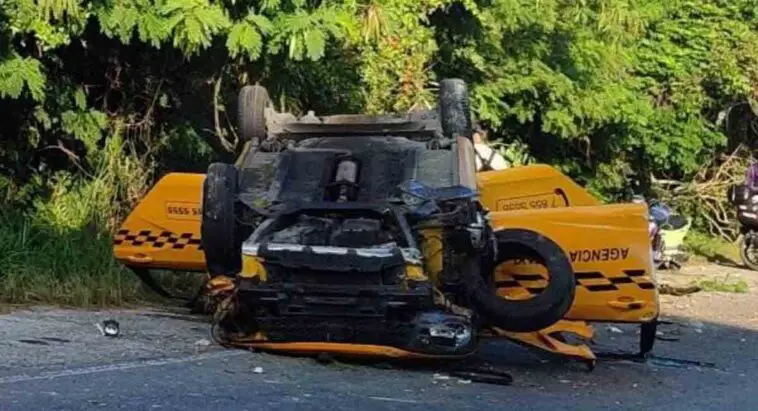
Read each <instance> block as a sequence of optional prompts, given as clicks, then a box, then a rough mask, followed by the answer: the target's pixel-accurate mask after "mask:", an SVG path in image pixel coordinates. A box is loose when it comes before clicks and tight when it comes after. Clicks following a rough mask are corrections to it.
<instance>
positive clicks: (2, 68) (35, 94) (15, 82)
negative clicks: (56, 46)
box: [0, 55, 45, 101]
mask: <svg viewBox="0 0 758 411" xmlns="http://www.w3.org/2000/svg"><path fill="white" fill-rule="evenodd" d="M44 88H45V75H44V74H43V73H42V65H41V64H40V62H39V60H36V59H33V58H31V57H26V58H21V57H19V56H17V55H16V56H12V57H11V58H9V59H6V60H4V61H0V98H3V97H10V98H13V99H16V98H19V97H21V94H22V93H23V92H24V90H26V91H27V92H28V93H29V96H30V97H31V98H32V99H33V100H35V101H41V100H42V99H43V98H44Z"/></svg>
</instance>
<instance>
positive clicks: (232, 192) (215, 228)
mask: <svg viewBox="0 0 758 411" xmlns="http://www.w3.org/2000/svg"><path fill="white" fill-rule="evenodd" d="M236 197H237V169H236V168H235V167H234V166H233V165H231V164H225V163H213V164H211V165H210V166H209V167H208V172H207V174H206V176H205V181H204V182H203V203H202V220H201V223H200V241H201V243H202V246H203V252H204V253H205V262H206V266H207V268H208V272H209V273H210V274H211V276H217V275H226V276H229V277H234V276H235V275H236V274H237V273H238V272H239V271H240V270H241V268H242V255H241V249H242V244H241V242H240V241H239V239H238V236H237V220H236V214H235V203H236V202H235V199H236Z"/></svg>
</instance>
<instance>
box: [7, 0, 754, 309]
mask: <svg viewBox="0 0 758 411" xmlns="http://www.w3.org/2000/svg"><path fill="white" fill-rule="evenodd" d="M757 12H758V9H756V6H755V3H754V2H753V1H747V0H731V1H726V0H717V1H713V0H675V1H668V2H661V1H659V0H588V1H579V2H577V1H570V0H540V1H537V0H495V1H487V2H484V1H476V0H465V1H456V2H452V1H445V0H432V1H419V0H334V1H305V0H273V1H272V0H265V1H262V0H261V1H258V0H256V1H248V0H242V1H240V0H236V1H227V0H223V1H214V2H211V1H209V0H119V1H116V0H103V1H98V2H93V1H83V0H65V1H64V0H7V1H5V2H3V3H2V4H0V112H2V113H4V117H3V120H2V121H0V300H2V301H6V302H57V303H64V304H75V305H85V306H86V305H98V306H99V305H112V304H122V303H125V302H129V301H134V300H135V299H137V298H140V289H139V287H138V285H137V283H136V282H135V280H134V279H133V278H132V276H131V274H130V273H127V272H124V271H123V270H121V269H120V268H119V267H118V266H117V265H115V264H114V262H113V261H112V259H111V254H110V233H111V231H112V230H113V229H114V227H115V226H116V225H117V223H118V222H119V221H120V219H121V218H123V217H124V215H125V213H126V212H127V210H129V209H130V208H131V207H132V206H133V205H134V204H135V203H136V202H137V201H138V200H139V198H140V197H141V196H142V195H143V194H144V193H145V190H146V189H148V188H149V187H150V185H151V184H152V183H153V182H154V181H155V179H156V178H157V177H159V176H160V175H162V174H163V173H165V172H166V171H168V170H177V171H203V170H204V168H205V166H206V165H207V164H208V162H209V161H212V160H229V159H231V158H233V157H234V154H235V152H236V150H237V149H238V147H239V145H238V141H237V137H236V130H235V125H234V117H235V116H234V115H233V113H234V112H235V110H236V107H235V105H234V103H235V97H236V92H237V90H238V89H239V88H240V87H241V86H242V85H244V84H250V83H253V82H260V83H262V84H264V85H266V87H267V88H268V89H269V90H270V91H271V94H272V98H273V99H274V101H275V103H276V105H277V106H278V108H279V109H286V110H291V111H295V112H301V111H302V110H306V109H313V110H315V111H316V112H318V113H334V112H358V111H368V112H384V111H402V110H406V109H409V108H412V107H416V106H424V105H429V104H432V102H433V99H434V93H435V81H436V80H437V79H439V78H442V77H447V76H455V77H461V78H463V79H465V80H466V81H468V82H469V84H470V85H471V88H472V99H473V103H474V107H473V109H474V110H475V113H476V116H477V117H478V118H479V119H480V120H481V122H482V123H483V124H484V125H485V126H486V127H488V128H489V129H491V130H492V131H491V133H490V135H491V137H492V138H494V139H495V140H496V141H497V142H498V143H499V144H500V148H501V150H502V151H503V152H504V153H505V154H506V157H508V158H509V159H511V160H512V161H513V162H515V163H517V164H524V163H529V162H534V161H537V162H546V163H550V164H553V165H555V166H557V167H559V168H560V169H561V170H563V171H564V172H566V173H568V174H569V175H571V176H572V177H573V178H575V179H576V180H577V181H578V182H579V183H580V184H583V185H585V186H587V187H589V188H590V189H591V190H592V191H593V192H594V193H596V194H597V195H599V196H601V197H602V198H603V199H604V200H605V201H609V202H612V201H619V200H622V199H624V198H625V197H626V196H627V195H628V194H629V193H630V191H631V190H634V191H637V192H640V193H643V194H649V195H655V194H657V195H658V196H660V197H662V198H663V199H665V200H667V201H670V202H672V203H673V204H674V205H675V206H678V207H680V208H682V209H683V210H685V211H686V213H687V214H688V216H690V217H692V218H693V219H694V221H695V227H696V228H697V229H698V230H699V231H700V232H702V233H705V234H704V238H705V237H709V238H722V239H724V240H733V238H734V229H733V216H732V215H731V214H730V213H731V210H729V208H728V207H725V205H724V196H725V192H723V191H724V190H725V188H726V186H728V184H730V183H732V182H735V181H738V180H739V179H741V178H742V173H743V170H744V168H743V167H744V165H745V158H746V153H747V150H745V147H746V146H749V145H750V144H751V143H750V142H751V141H752V139H753V138H754V137H755V132H756V130H758V127H755V125H756V122H755V115H754V114H753V109H752V108H753V107H754V97H755V90H757V88H756V84H758V82H757V81H756V80H758V49H756V48H755V44H756V43H758V15H757V14H756V13H757ZM697 244H699V245H697ZM708 244H710V243H708V241H707V240H703V241H700V242H697V241H696V248H698V249H699V250H701V251H700V252H701V253H703V254H707V253H714V252H716V251H714V249H713V248H712V247H711V246H710V245H708Z"/></svg>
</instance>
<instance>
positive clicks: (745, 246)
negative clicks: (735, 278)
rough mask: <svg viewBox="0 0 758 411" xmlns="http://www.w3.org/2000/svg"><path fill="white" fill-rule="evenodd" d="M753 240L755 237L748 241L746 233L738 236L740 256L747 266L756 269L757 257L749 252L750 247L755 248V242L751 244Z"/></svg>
mask: <svg viewBox="0 0 758 411" xmlns="http://www.w3.org/2000/svg"><path fill="white" fill-rule="evenodd" d="M754 241H755V237H753V238H751V239H750V241H748V235H744V236H742V238H740V244H739V247H740V258H741V259H742V263H743V264H745V266H746V267H747V268H749V269H751V270H754V271H758V259H756V258H755V256H753V255H751V253H750V248H755V244H753V242H754Z"/></svg>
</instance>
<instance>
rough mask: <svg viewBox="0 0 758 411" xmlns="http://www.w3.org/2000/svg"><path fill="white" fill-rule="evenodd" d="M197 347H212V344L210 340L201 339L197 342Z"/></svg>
mask: <svg viewBox="0 0 758 411" xmlns="http://www.w3.org/2000/svg"><path fill="white" fill-rule="evenodd" d="M195 345H196V346H198V347H208V346H210V345H211V342H210V340H208V339H205V338H201V339H199V340H197V341H195Z"/></svg>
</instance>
